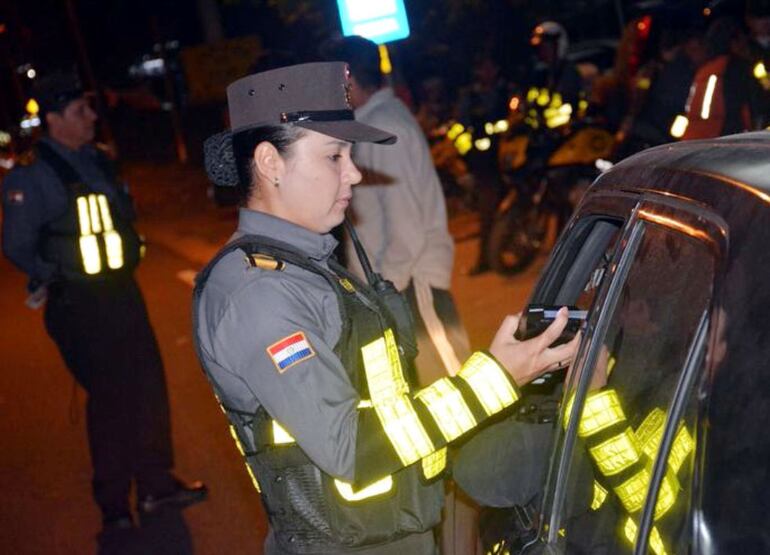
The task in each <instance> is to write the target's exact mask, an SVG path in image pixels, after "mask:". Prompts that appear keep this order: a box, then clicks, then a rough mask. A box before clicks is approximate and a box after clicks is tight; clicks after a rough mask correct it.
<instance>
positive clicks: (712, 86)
mask: <svg viewBox="0 0 770 555" xmlns="http://www.w3.org/2000/svg"><path fill="white" fill-rule="evenodd" d="M716 88H717V76H716V75H715V74H713V73H712V74H711V75H709V79H708V81H707V82H706V92H705V93H703V104H702V105H701V109H700V117H701V119H709V116H710V115H711V101H712V99H713V98H714V91H715V90H716Z"/></svg>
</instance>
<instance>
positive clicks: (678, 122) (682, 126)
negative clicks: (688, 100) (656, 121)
mask: <svg viewBox="0 0 770 555" xmlns="http://www.w3.org/2000/svg"><path fill="white" fill-rule="evenodd" d="M688 125H690V120H688V119H687V116H684V115H682V114H679V115H678V116H676V117H675V118H674V123H672V124H671V130H670V133H671V136H672V137H674V138H675V139H681V138H682V137H683V136H684V134H685V132H686V131H687V126H688Z"/></svg>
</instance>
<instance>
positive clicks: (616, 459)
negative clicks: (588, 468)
mask: <svg viewBox="0 0 770 555" xmlns="http://www.w3.org/2000/svg"><path fill="white" fill-rule="evenodd" d="M589 452H590V453H591V456H592V457H593V459H594V461H596V464H597V466H598V467H599V470H600V471H601V473H602V474H604V475H605V476H614V475H615V474H618V473H620V472H623V471H624V470H625V469H626V468H628V467H629V466H631V465H632V464H634V463H636V462H637V461H638V460H639V457H640V455H639V448H638V446H637V444H636V436H634V432H633V430H632V429H631V428H626V429H625V430H623V431H622V432H621V433H619V434H617V435H615V436H613V437H611V438H610V439H608V440H606V441H603V442H602V443H600V444H599V445H595V446H594V447H591V448H590V449H589Z"/></svg>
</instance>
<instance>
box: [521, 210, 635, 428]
mask: <svg viewBox="0 0 770 555" xmlns="http://www.w3.org/2000/svg"><path fill="white" fill-rule="evenodd" d="M622 225H623V221H622V220H620V219H612V218H607V217H596V216H590V217H586V218H584V219H583V220H581V221H579V222H578V223H577V225H576V228H575V232H574V233H573V234H572V236H571V237H570V239H569V241H568V243H567V244H566V245H565V247H564V249H563V250H562V252H561V253H560V256H559V259H560V260H559V261H558V263H557V264H556V265H554V270H553V272H551V273H550V276H549V277H550V278H551V279H550V281H551V284H549V285H548V286H546V287H541V288H540V289H539V290H538V291H535V293H534V294H533V295H532V298H531V299H530V304H542V305H553V306H564V305H568V306H574V307H577V308H578V309H581V310H586V311H588V310H590V309H591V307H592V306H593V302H594V298H595V297H596V294H597V291H598V290H599V286H600V285H601V283H602V281H603V279H604V277H605V276H606V275H607V273H608V269H609V265H610V261H611V260H612V255H613V252H614V250H615V247H616V245H617V242H618V237H619V236H620V230H621V229H622ZM547 275H548V274H547ZM564 374H565V370H560V371H556V372H548V373H546V374H544V375H542V376H541V377H539V378H537V379H535V380H533V381H532V382H531V383H530V384H528V385H527V386H525V387H524V389H523V391H524V393H525V395H526V397H525V399H523V401H522V402H521V403H519V413H520V417H524V416H527V415H529V416H530V417H529V418H528V419H529V420H532V421H535V422H538V423H544V422H553V421H555V420H556V416H557V414H558V405H559V403H560V400H561V397H562V390H561V384H562V382H563V379H564Z"/></svg>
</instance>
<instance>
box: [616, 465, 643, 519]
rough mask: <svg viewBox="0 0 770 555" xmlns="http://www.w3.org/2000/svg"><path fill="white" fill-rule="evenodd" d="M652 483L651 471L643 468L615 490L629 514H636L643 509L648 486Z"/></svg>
mask: <svg viewBox="0 0 770 555" xmlns="http://www.w3.org/2000/svg"><path fill="white" fill-rule="evenodd" d="M649 483H650V471H649V470H648V469H647V468H643V469H642V470H640V471H639V472H637V473H636V474H634V475H633V476H631V477H630V478H629V479H628V480H626V481H625V482H623V483H622V484H620V485H619V486H616V487H615V488H613V489H614V490H615V493H616V494H617V496H618V498H619V499H620V502H621V503H622V504H623V507H625V509H626V511H627V512H629V513H635V512H636V511H638V510H639V509H641V508H642V505H643V504H644V498H645V496H646V495H647V485H648V484H649Z"/></svg>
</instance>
